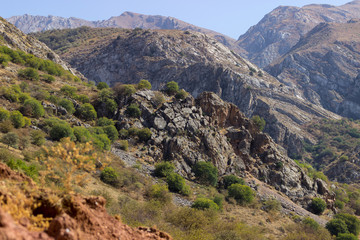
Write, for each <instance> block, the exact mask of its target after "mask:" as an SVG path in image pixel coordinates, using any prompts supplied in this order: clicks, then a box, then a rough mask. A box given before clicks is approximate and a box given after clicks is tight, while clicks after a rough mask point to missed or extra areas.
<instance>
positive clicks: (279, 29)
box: [237, 0, 360, 68]
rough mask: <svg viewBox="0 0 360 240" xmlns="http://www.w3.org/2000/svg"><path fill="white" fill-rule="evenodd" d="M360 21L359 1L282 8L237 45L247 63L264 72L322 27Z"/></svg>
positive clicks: (241, 37)
mask: <svg viewBox="0 0 360 240" xmlns="http://www.w3.org/2000/svg"><path fill="white" fill-rule="evenodd" d="M359 17H360V1H358V0H356V1H352V2H350V3H348V4H345V5H342V6H332V5H325V4H324V5H316V4H313V5H307V6H304V7H302V8H299V7H290V6H280V7H278V8H276V9H274V10H273V11H272V12H270V13H269V14H267V15H265V17H264V18H263V19H262V20H261V21H260V22H259V23H258V24H256V25H255V26H252V27H251V28H250V29H249V30H248V31H247V32H246V33H245V34H243V35H241V36H240V37H239V39H238V41H237V44H238V45H239V46H240V47H241V48H243V49H245V50H246V51H247V55H246V56H247V59H249V60H250V61H252V62H253V63H255V64H257V65H258V66H260V67H262V68H263V67H266V66H267V65H268V64H270V63H272V62H274V61H275V60H277V59H278V58H280V57H281V56H282V55H283V54H285V53H287V52H288V51H289V50H290V49H291V48H292V47H293V46H294V45H295V44H297V42H298V41H299V40H300V38H301V37H303V36H305V34H306V33H308V32H309V31H310V30H311V29H312V28H314V27H315V26H316V25H318V24H319V23H325V22H327V23H331V22H338V23H341V22H347V21H349V20H350V19H352V18H359Z"/></svg>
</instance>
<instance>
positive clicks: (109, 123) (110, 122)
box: [96, 117, 115, 127]
mask: <svg viewBox="0 0 360 240" xmlns="http://www.w3.org/2000/svg"><path fill="white" fill-rule="evenodd" d="M114 124H115V123H114V120H112V119H108V118H106V117H101V118H99V119H98V120H97V121H96V125H97V126H101V127H104V126H113V125H114Z"/></svg>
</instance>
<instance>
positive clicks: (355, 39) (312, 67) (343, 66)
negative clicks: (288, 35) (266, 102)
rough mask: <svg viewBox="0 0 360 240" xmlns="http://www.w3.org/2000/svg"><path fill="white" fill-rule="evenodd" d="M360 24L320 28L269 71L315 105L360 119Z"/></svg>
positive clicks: (316, 28)
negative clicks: (359, 33) (359, 32)
mask: <svg viewBox="0 0 360 240" xmlns="http://www.w3.org/2000/svg"><path fill="white" fill-rule="evenodd" d="M359 30H360V22H359V21H357V20H351V21H349V22H347V23H327V24H320V25H318V26H317V27H315V28H314V29H313V30H312V31H310V32H309V33H308V34H307V35H306V36H305V37H304V38H303V39H302V40H301V41H300V42H299V43H298V44H297V45H295V46H294V47H293V49H292V50H291V51H290V52H289V53H287V54H286V55H284V56H283V57H282V58H281V59H279V61H277V62H275V63H274V64H272V65H271V66H269V67H268V68H267V70H268V71H269V72H270V73H271V74H272V75H274V76H276V77H277V78H278V79H279V80H280V81H282V82H283V83H284V84H285V85H291V86H294V87H295V88H297V90H298V92H299V94H300V95H301V96H302V97H303V98H305V99H307V100H308V101H310V102H311V103H312V104H316V105H319V106H322V107H324V108H326V109H328V110H330V111H332V112H335V113H337V114H339V115H342V116H345V117H349V118H354V119H359V118H360V100H359V97H358V96H359V91H360V90H359V80H358V79H359V76H358V74H359V73H358V71H359V66H360V65H359V64H360V62H359V61H358V59H359V57H360V55H359V50H360V48H359V46H360V38H359V36H358V34H357V32H358V31H359Z"/></svg>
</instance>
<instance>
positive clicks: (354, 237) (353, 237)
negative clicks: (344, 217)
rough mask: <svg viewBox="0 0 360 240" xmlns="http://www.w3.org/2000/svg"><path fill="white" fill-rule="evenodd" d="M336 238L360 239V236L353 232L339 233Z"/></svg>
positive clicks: (345, 239)
mask: <svg viewBox="0 0 360 240" xmlns="http://www.w3.org/2000/svg"><path fill="white" fill-rule="evenodd" d="M336 240H358V238H357V237H356V236H355V235H354V234H352V233H339V235H338V236H337V237H336Z"/></svg>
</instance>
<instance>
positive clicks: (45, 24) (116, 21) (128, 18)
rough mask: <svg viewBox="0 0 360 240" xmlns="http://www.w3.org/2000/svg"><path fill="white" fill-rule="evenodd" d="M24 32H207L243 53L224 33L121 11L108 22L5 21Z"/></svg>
mask: <svg viewBox="0 0 360 240" xmlns="http://www.w3.org/2000/svg"><path fill="white" fill-rule="evenodd" d="M7 20H8V21H9V22H10V23H12V24H14V25H15V26H16V27H17V28H19V29H20V30H21V31H23V32H24V33H31V32H42V31H46V30H54V29H72V28H78V27H81V26H88V27H95V28H102V27H111V28H127V29H135V28H143V29H178V30H183V31H195V32H201V33H206V34H208V35H210V36H212V37H214V38H215V39H217V40H218V41H220V42H221V43H223V44H224V45H226V46H228V47H230V48H231V49H233V50H234V51H236V52H238V53H243V52H244V51H243V50H242V49H241V48H240V47H238V46H237V45H236V44H235V41H236V40H235V39H232V38H230V37H228V36H226V35H224V34H221V33H218V32H215V31H212V30H209V29H205V28H201V27H197V26H195V25H192V24H189V23H186V22H183V21H181V20H179V19H176V18H173V17H164V16H160V15H144V14H138V13H132V12H124V13H123V14H121V15H120V16H116V17H111V18H109V19H108V20H99V21H87V20H84V19H79V18H73V17H71V18H63V17H57V16H47V17H45V16H32V15H28V14H25V15H21V16H14V17H10V18H8V19H7Z"/></svg>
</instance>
